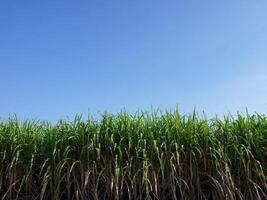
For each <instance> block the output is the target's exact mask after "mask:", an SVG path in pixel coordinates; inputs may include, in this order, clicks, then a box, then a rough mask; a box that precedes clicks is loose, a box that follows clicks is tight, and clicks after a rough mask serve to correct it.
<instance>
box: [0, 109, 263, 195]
mask: <svg viewBox="0 0 267 200" xmlns="http://www.w3.org/2000/svg"><path fill="white" fill-rule="evenodd" d="M0 162H1V165H0V197H1V198H2V199H10V200H14V199H66V200H69V199H160V200H161V199H267V117H266V116H264V115H259V114H253V115H249V114H246V115H241V114H237V115H236V116H234V117H233V116H225V117H224V119H218V118H213V119H206V118H205V117H200V116H199V115H198V114H196V113H195V112H194V113H192V114H191V115H187V116H181V115H180V114H179V112H178V111H177V110H175V111H171V112H164V113H162V112H150V113H146V112H138V113H136V114H135V115H130V114H128V113H126V112H122V113H120V114H117V115H111V114H103V116H102V117H101V119H99V120H94V119H93V118H88V120H82V119H81V118H80V117H77V118H76V119H75V120H74V121H73V122H69V121H59V122H58V123H57V124H55V125H52V124H50V123H47V122H34V121H25V122H20V121H19V120H17V119H16V118H12V119H9V120H6V121H2V122H0Z"/></svg>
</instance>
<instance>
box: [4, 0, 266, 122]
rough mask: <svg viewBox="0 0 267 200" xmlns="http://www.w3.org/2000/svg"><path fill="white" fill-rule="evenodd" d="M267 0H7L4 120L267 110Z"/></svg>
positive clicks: (5, 15) (5, 3)
mask: <svg viewBox="0 0 267 200" xmlns="http://www.w3.org/2000/svg"><path fill="white" fill-rule="evenodd" d="M266 10H267V1H263V0H258V1H248V0H245V1H244V0H240V1H238V0H234V1H232V0H231V1H230V0H229V1H214V0H210V1H206V0H203V1H192V0H188V1H178V0H176V1H173V0H169V1H158V0H135V1H130V0H123V1H122V0H120V1H119V0H111V1H107V0H105V1H104V0H86V1H85V0H79V1H69V0H64V1H54V0H53V1H52V0H46V1H34V0H26V1H21V0H13V1H8V0H4V1H1V3H0V91H1V95H0V118H1V119H5V118H7V117H8V116H9V115H10V114H14V113H16V114H17V115H18V117H19V118H23V119H26V118H39V119H47V120H57V119H60V118H64V117H67V116H68V117H70V118H71V117H73V116H74V115H75V114H76V113H84V114H88V113H91V114H95V113H99V112H103V111H109V112H117V111H119V110H120V109H122V108H126V109H127V110H129V111H131V112H133V111H135V110H137V109H146V110H149V109H150V108H151V106H153V107H155V108H157V107H159V108H162V109H165V108H174V107H176V106H177V105H178V106H179V107H180V110H181V111H182V112H186V113H188V112H191V111H192V110H193V108H194V107H196V108H197V110H199V111H202V110H205V111H206V112H207V113H208V114H211V115H215V114H227V113H228V112H233V113H235V112H236V111H244V110H245V108H246V107H248V109H249V110H250V111H257V112H260V113H266V110H267V12H266Z"/></svg>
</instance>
